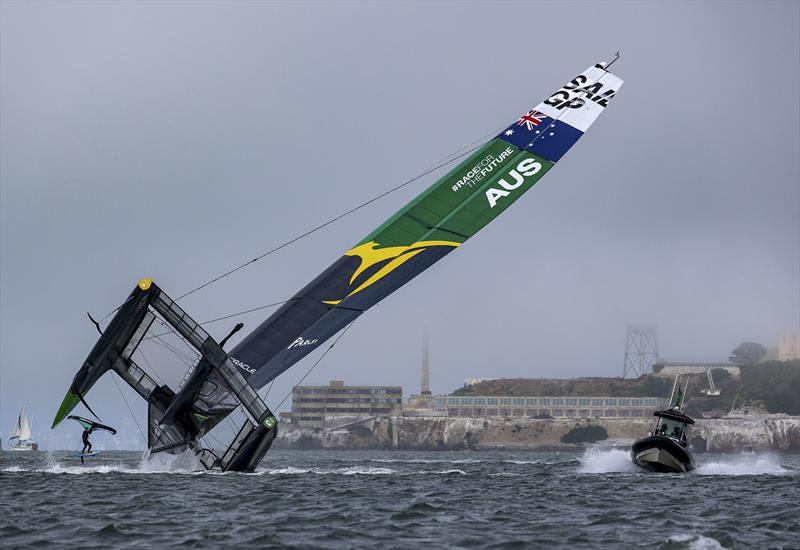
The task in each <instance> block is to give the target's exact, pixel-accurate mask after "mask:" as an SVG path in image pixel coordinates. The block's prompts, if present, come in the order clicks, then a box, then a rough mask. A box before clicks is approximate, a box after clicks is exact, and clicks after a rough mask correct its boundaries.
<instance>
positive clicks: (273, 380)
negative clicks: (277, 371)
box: [262, 378, 275, 401]
mask: <svg viewBox="0 0 800 550" xmlns="http://www.w3.org/2000/svg"><path fill="white" fill-rule="evenodd" d="M274 385H275V379H274V378H273V379H272V382H270V383H269V387H268V388H267V393H265V394H264V399H262V401H266V400H267V396H268V395H269V392H271V391H272V386H274Z"/></svg>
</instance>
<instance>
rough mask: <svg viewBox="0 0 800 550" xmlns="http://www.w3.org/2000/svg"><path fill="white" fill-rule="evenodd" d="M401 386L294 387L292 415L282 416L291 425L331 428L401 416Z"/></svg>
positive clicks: (335, 384)
mask: <svg viewBox="0 0 800 550" xmlns="http://www.w3.org/2000/svg"><path fill="white" fill-rule="evenodd" d="M402 404H403V388H402V387H401V386H345V385H344V381H343V380H331V381H330V384H329V385H327V386H297V387H295V388H294V390H292V412H291V415H287V414H283V415H281V417H282V419H283V420H289V421H291V423H292V424H293V425H297V426H304V427H309V428H322V427H325V428H330V427H333V424H341V423H342V422H346V421H347V420H352V421H354V422H355V421H358V420H363V419H365V418H370V417H375V416H391V415H393V414H395V415H396V414H400V409H401V407H402Z"/></svg>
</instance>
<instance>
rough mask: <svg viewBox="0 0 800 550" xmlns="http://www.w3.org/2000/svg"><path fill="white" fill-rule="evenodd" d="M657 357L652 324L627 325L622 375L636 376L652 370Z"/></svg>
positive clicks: (654, 330)
mask: <svg viewBox="0 0 800 550" xmlns="http://www.w3.org/2000/svg"><path fill="white" fill-rule="evenodd" d="M657 359H658V338H657V336H656V327H654V326H652V325H629V326H628V337H627V339H626V342H625V368H624V369H623V371H622V377H623V378H628V376H630V377H632V378H638V377H639V376H642V375H643V374H649V373H650V372H652V370H653V363H655V362H656V360H657Z"/></svg>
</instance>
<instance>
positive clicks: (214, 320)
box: [142, 298, 294, 340]
mask: <svg viewBox="0 0 800 550" xmlns="http://www.w3.org/2000/svg"><path fill="white" fill-rule="evenodd" d="M292 300H294V298H289V299H288V300H281V301H280V302H273V303H271V304H267V305H264V306H258V307H254V308H252V309H246V310H244V311H238V312H236V313H231V314H230V315H223V316H222V317H217V318H216V319H211V320H210V321H203V322H202V323H198V324H199V325H208V324H210V323H216V322H218V321H224V320H226V319H230V318H231V317H237V316H239V315H246V314H248V313H253V312H254V311H259V310H262V309H267V308H268V307H275V306H281V305H283V304H286V303H288V302H291V301H292ZM161 324H162V325H163V324H164V323H161ZM174 333H175V329H172V330H170V331H168V332H162V333H161V334H152V335H150V336H145V337H144V338H142V340H149V339H150V338H155V337H157V336H167V335H169V334H174Z"/></svg>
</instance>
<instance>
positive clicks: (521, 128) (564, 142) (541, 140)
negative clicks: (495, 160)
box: [497, 110, 583, 162]
mask: <svg viewBox="0 0 800 550" xmlns="http://www.w3.org/2000/svg"><path fill="white" fill-rule="evenodd" d="M582 135H583V132H581V131H580V130H578V129H576V128H574V127H573V126H570V125H569V124H567V123H566V122H561V121H558V120H555V119H552V118H550V117H549V116H547V115H545V114H544V113H540V112H539V111H536V110H532V111H528V112H527V113H526V114H524V115H522V116H521V117H519V119H518V120H517V121H516V122H515V123H513V124H512V125H511V126H509V127H508V128H506V129H505V130H503V131H502V132H500V135H498V136H497V137H499V138H500V139H502V140H504V141H507V142H508V143H511V144H512V145H516V146H517V147H519V148H520V149H527V150H528V151H530V152H531V153H535V154H537V155H539V156H540V157H544V158H546V159H547V160H549V161H550V162H558V160H559V159H560V158H561V157H562V156H564V153H566V152H567V151H568V150H569V148H570V147H572V146H573V145H574V144H575V142H576V141H578V139H580V137H581V136H582Z"/></svg>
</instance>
